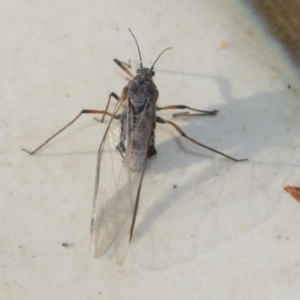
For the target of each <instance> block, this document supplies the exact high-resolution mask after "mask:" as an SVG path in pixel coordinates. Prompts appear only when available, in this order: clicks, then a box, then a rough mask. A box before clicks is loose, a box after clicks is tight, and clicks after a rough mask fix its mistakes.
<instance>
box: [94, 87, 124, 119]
mask: <svg viewBox="0 0 300 300" xmlns="http://www.w3.org/2000/svg"><path fill="white" fill-rule="evenodd" d="M111 97H113V98H115V99H116V100H117V101H119V100H120V97H119V96H118V95H117V94H115V93H114V92H112V93H110V94H109V96H108V101H107V104H106V108H105V111H108V107H109V104H110V99H111ZM104 117H105V114H103V116H102V118H101V120H100V122H103V121H104ZM97 121H99V120H98V119H97Z"/></svg>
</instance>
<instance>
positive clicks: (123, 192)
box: [22, 29, 247, 263]
mask: <svg viewBox="0 0 300 300" xmlns="http://www.w3.org/2000/svg"><path fill="white" fill-rule="evenodd" d="M129 31H130V33H131V34H132V36H133V38H134V40H135V42H136V46H137V49H138V53H139V58H140V67H139V69H138V70H137V72H136V73H137V74H136V75H135V76H134V75H133V74H132V73H131V72H130V71H129V68H128V67H129V66H128V65H127V64H126V63H124V62H122V61H120V60H118V59H114V62H115V63H116V64H117V65H118V66H119V67H120V68H121V69H122V70H123V71H124V72H125V73H126V74H127V75H128V76H130V77H131V78H132V79H131V80H130V81H129V82H128V84H127V85H126V86H125V87H124V88H123V91H122V94H121V96H120V97H119V96H118V95H117V94H115V93H114V92H112V93H110V95H109V97H108V102H107V105H106V109H105V110H94V109H83V110H81V112H80V113H79V114H78V115H77V116H76V117H75V118H74V119H73V120H71V121H70V122H69V123H68V124H67V125H66V126H64V127H63V128H61V129H60V130H59V131H57V132H56V133H55V134H54V135H52V136H51V137H50V138H48V139H47V140H46V141H45V142H43V143H42V144H41V145H40V146H38V147H37V148H36V149H35V150H34V151H28V150H26V149H22V150H24V151H25V152H27V153H28V154H31V155H33V154H35V153H36V152H37V151H39V150H40V149H41V148H43V147H44V146H45V145H46V144H47V143H48V142H50V141H51V140H52V139H53V138H55V137H56V136H57V135H59V134H60V133H61V132H62V131H64V130H65V129H66V128H68V127H69V126H70V125H72V124H73V123H74V122H75V121H76V120H78V118H79V117H80V116H81V115H82V114H102V115H103V116H102V119H101V122H103V121H104V118H105V116H109V117H110V120H109V122H108V126H107V128H106V130H105V133H104V136H103V139H102V141H101V143H100V146H99V150H98V157H97V165H96V176H95V189H94V199H93V211H92V221H91V239H90V251H91V253H92V255H93V256H95V257H99V256H101V255H102V254H104V253H105V252H106V251H107V249H108V248H110V246H111V245H112V244H114V246H115V249H116V250H115V251H116V256H117V260H118V262H119V263H123V262H124V261H125V258H126V255H127V250H128V247H129V244H130V242H131V240H132V237H133V232H134V228H135V222H136V217H137V212H138V207H139V200H140V195H141V188H142V182H143V179H144V173H145V169H146V167H147V165H148V164H149V163H150V160H151V158H152V157H153V156H155V155H156V154H157V150H156V148H155V129H156V124H157V123H160V124H167V125H171V126H172V127H173V128H174V129H175V130H176V131H177V132H178V133H179V134H180V135H181V136H182V137H184V138H185V139H187V140H189V141H190V142H192V143H194V144H196V145H198V146H200V147H203V148H206V149H208V150H210V151H212V152H215V153H217V154H219V155H222V156H224V157H226V158H227V159H230V160H232V161H235V162H241V161H245V160H247V159H236V158H234V157H231V156H229V155H227V154H225V153H222V152H220V151H218V150H216V149H214V148H211V147H209V146H207V145H204V144H202V143H200V142H198V141H196V140H195V139H193V138H192V137H190V136H188V135H187V134H186V133H185V132H184V131H183V130H182V129H181V128H180V127H179V126H178V125H177V124H176V123H174V122H172V121H169V120H165V119H163V118H161V117H159V116H157V114H156V112H158V111H162V110H171V109H179V110H185V111H184V112H180V113H174V114H173V117H181V116H189V117H191V116H215V115H216V114H217V112H218V111H217V110H213V111H205V110H199V109H195V108H192V107H189V106H186V105H169V106H164V107H159V106H157V99H158V95H159V92H158V89H157V87H156V85H155V84H154V82H153V76H154V75H155V72H154V66H155V64H156V62H157V61H158V59H159V58H160V57H161V55H162V54H163V53H165V52H166V51H167V50H169V49H171V48H166V49H165V50H163V51H162V52H161V53H160V54H159V56H158V57H157V58H156V60H155V61H154V63H153V64H152V66H151V67H150V68H145V67H143V62H142V56H141V51H140V48H139V45H138V42H137V40H136V38H135V36H134V34H133V33H132V32H131V30H130V29H129ZM112 98H113V99H114V100H116V103H115V105H114V108H113V110H112V111H111V112H110V111H109V107H110V106H111V99H112ZM191 111H192V112H193V113H191ZM116 123H118V126H119V133H118V136H117V139H118V142H117V144H116V145H115V144H114V145H113V146H112V144H113V143H111V141H112V140H114V139H116V137H115V132H114V130H113V127H114V124H116ZM116 150H117V151H116ZM116 152H119V155H120V156H121V157H122V160H115V159H114V156H115V154H113V153H116Z"/></svg>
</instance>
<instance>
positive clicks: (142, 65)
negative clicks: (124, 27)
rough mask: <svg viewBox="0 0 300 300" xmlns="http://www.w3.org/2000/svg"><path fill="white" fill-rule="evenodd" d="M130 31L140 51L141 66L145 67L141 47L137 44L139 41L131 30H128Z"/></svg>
mask: <svg viewBox="0 0 300 300" xmlns="http://www.w3.org/2000/svg"><path fill="white" fill-rule="evenodd" d="M128 30H129V31H130V33H131V34H132V36H133V38H134V40H135V43H136V45H137V48H138V51H139V56H140V65H141V68H142V67H143V61H142V54H141V51H140V47H139V44H138V42H137V39H136V37H135V36H134V34H133V32H132V31H131V30H130V28H128Z"/></svg>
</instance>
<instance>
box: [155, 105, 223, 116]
mask: <svg viewBox="0 0 300 300" xmlns="http://www.w3.org/2000/svg"><path fill="white" fill-rule="evenodd" d="M165 109H189V110H192V111H196V112H199V113H200V114H190V113H189V112H188V111H185V112H182V113H175V114H173V115H172V116H173V117H180V116H215V115H216V114H217V113H218V110H208V111H207V110H200V109H195V108H192V107H189V106H186V105H168V106H164V107H156V110H157V111H159V110H165Z"/></svg>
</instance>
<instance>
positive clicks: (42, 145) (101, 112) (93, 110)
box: [22, 109, 112, 155]
mask: <svg viewBox="0 0 300 300" xmlns="http://www.w3.org/2000/svg"><path fill="white" fill-rule="evenodd" d="M82 114H104V115H108V116H112V114H111V113H109V112H107V111H104V110H95V109H83V110H82V111H81V112H80V113H79V114H78V115H77V116H76V117H75V118H74V119H73V120H72V121H71V122H69V123H68V124H67V125H66V126H64V127H63V128H61V129H60V130H59V131H57V132H56V133H55V134H53V135H52V136H51V137H49V138H48V139H47V140H46V141H45V142H44V143H42V144H41V145H40V146H38V147H37V148H36V149H35V150H34V151H28V150H26V149H24V148H22V150H23V151H25V152H27V153H28V154H31V155H32V154H34V153H36V152H37V151H38V150H40V149H41V148H42V147H44V146H45V145H46V144H48V142H50V141H51V140H52V139H53V138H55V137H56V136H57V135H59V134H60V133H61V132H62V131H64V130H65V129H66V128H68V127H69V126H70V125H72V124H73V123H74V122H75V121H76V120H77V119H78V118H79V117H80V116H81V115H82Z"/></svg>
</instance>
